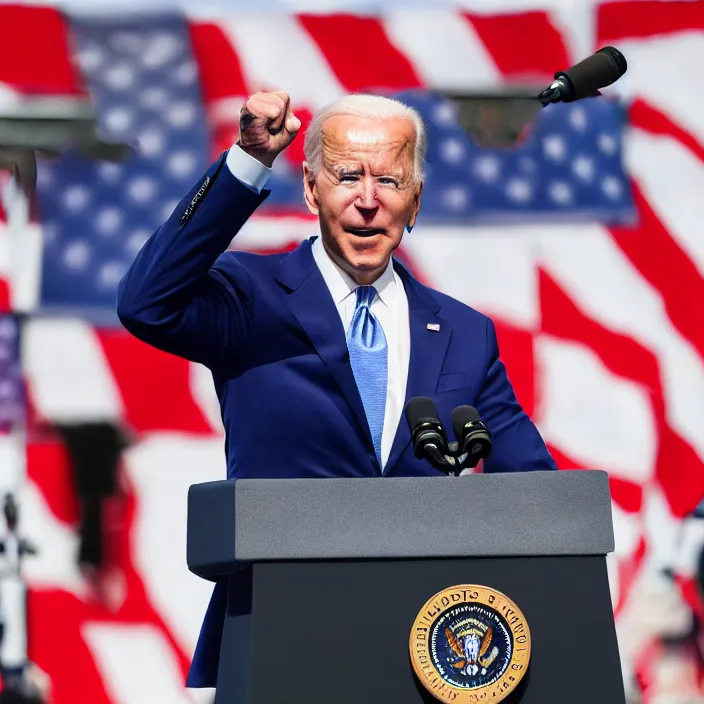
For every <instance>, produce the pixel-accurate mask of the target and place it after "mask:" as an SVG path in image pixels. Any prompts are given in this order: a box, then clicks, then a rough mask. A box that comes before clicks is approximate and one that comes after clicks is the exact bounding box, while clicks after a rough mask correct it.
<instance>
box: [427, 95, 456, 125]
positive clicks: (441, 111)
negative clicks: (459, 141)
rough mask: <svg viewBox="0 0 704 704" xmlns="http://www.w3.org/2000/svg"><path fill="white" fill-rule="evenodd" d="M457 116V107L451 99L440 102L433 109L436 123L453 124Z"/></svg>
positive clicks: (433, 118)
mask: <svg viewBox="0 0 704 704" xmlns="http://www.w3.org/2000/svg"><path fill="white" fill-rule="evenodd" d="M456 118H457V108H456V107H455V104H454V103H452V102H450V101H449V100H447V101H445V102H443V103H440V104H439V105H437V106H436V107H435V108H434V109H433V117H432V120H433V122H434V123H435V124H436V125H452V124H454V123H455V121H456Z"/></svg>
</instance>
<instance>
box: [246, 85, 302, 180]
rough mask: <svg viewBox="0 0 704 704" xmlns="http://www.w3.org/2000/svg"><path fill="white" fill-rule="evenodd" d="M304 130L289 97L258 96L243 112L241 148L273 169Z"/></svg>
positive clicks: (255, 95)
mask: <svg viewBox="0 0 704 704" xmlns="http://www.w3.org/2000/svg"><path fill="white" fill-rule="evenodd" d="M300 128H301V121H300V120H299V119H298V118H297V117H296V116H295V115H294V114H293V112H291V99H290V98H289V96H288V95H287V94H286V93H282V92H280V91H277V92H275V93H255V94H254V95H252V96H250V97H249V98H247V102H246V103H245V104H244V106H243V107H242V111H241V112H240V138H239V141H238V142H237V144H238V145H239V146H240V148H241V149H243V150H244V151H245V152H247V153H248V154H250V155H251V156H253V157H254V158H255V159H257V160H258V161H261V163H262V164H264V165H265V166H269V167H270V166H271V165H272V164H273V163H274V159H275V158H276V157H277V156H278V155H279V154H280V153H281V152H282V151H283V150H284V149H286V147H288V145H289V144H291V142H293V139H294V137H295V136H296V134H297V132H298V130H299V129H300Z"/></svg>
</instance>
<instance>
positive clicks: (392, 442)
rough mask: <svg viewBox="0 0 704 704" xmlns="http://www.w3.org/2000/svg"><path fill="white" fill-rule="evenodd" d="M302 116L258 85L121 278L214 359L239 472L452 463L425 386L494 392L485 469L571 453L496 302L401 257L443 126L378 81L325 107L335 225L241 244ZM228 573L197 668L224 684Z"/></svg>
mask: <svg viewBox="0 0 704 704" xmlns="http://www.w3.org/2000/svg"><path fill="white" fill-rule="evenodd" d="M300 125H301V123H300V121H299V120H298V119H297V118H296V117H295V116H294V114H293V113H292V111H291V108H290V101H289V97H288V95H286V94H285V93H281V92H276V93H259V94H256V95H253V96H251V97H250V98H249V99H248V100H247V102H246V104H245V105H244V107H243V109H242V113H241V117H240V138H239V141H238V142H237V144H235V145H233V147H232V148H231V149H230V150H229V151H228V152H226V153H224V154H223V155H222V156H221V157H220V158H219V159H218V160H217V162H215V163H214V164H213V165H212V166H211V167H210V168H209V169H208V171H207V173H206V174H205V175H204V177H203V178H202V180H201V181H199V182H198V183H196V184H195V185H194V186H193V188H192V190H191V191H190V192H189V193H188V194H186V196H185V197H184V199H183V201H182V202H181V203H180V204H179V205H178V207H177V208H176V210H175V211H174V213H173V214H172V215H171V217H170V218H169V219H168V220H167V221H166V222H165V223H164V224H163V225H162V226H161V227H160V228H159V229H158V230H157V231H156V232H155V233H154V234H153V235H152V237H151V238H150V239H149V240H148V241H147V243H146V244H145V245H144V247H143V248H142V250H141V251H140V253H139V254H138V255H137V258H136V259H135V261H134V263H133V264H132V266H131V268H130V270H129V271H128V273H127V275H126V276H125V278H124V279H123V281H122V282H121V285H120V288H119V294H118V304H117V310H118V314H119V317H120V320H121V321H122V323H123V325H124V326H125V327H126V328H127V329H128V330H129V331H130V332H131V333H132V334H134V335H135V336H136V337H138V338H140V339H142V340H144V341H145V342H148V343H149V344H151V345H153V346H155V347H158V348H160V349H162V350H165V351H167V352H170V353H173V354H176V355H179V356H181V357H185V358H187V359H190V360H193V361H196V362H200V363H202V364H204V365H206V366H207V367H209V368H210V370H211V371H212V374H213V379H214V383H215V388H216V390H217V393H218V397H219V399H220V404H221V408H222V417H223V421H224V425H225V431H226V444H225V448H226V455H227V476H228V477H229V478H245V477H246V478H255V477H268V478H271V477H284V478H292V477H379V476H397V477H398V476H428V475H439V474H441V472H440V470H438V469H435V468H434V467H433V466H432V465H431V464H429V463H428V462H426V461H424V460H420V459H418V458H416V456H415V455H414V451H413V446H412V443H411V434H410V430H409V428H408V426H407V424H406V423H405V422H402V413H403V409H404V405H405V403H406V402H407V401H408V400H409V399H411V398H414V397H417V396H428V397H431V398H432V399H433V401H434V402H435V404H436V405H437V409H438V411H439V413H440V417H441V419H443V421H444V422H447V420H448V419H449V416H450V413H451V411H452V409H453V408H455V407H457V406H459V405H471V406H473V407H475V408H476V409H477V410H478V412H479V414H480V415H481V419H482V421H483V422H484V423H485V424H486V426H487V427H488V429H489V431H490V432H491V435H492V439H493V451H492V454H491V456H490V457H489V458H487V460H486V461H485V463H484V471H485V472H516V471H530V470H543V469H545V470H552V469H555V464H554V462H553V460H552V458H551V457H550V455H549V454H548V451H547V449H546V447H545V444H544V442H543V440H542V438H541V437H540V435H539V433H538V431H537V429H536V427H535V425H534V424H533V423H532V421H531V420H530V418H528V416H527V415H526V414H525V413H524V412H523V410H522V409H521V407H520V405H519V404H518V402H517V401H516V397H515V395H514V392H513V389H512V387H511V384H510V382H509V380H508V377H507V375H506V370H505V368H504V365H503V363H502V362H501V360H500V358H499V350H498V345H497V341H496V334H495V331H494V326H493V324H492V322H491V320H490V319H489V318H487V317H486V316H484V315H482V314H481V313H478V312H477V311H475V310H473V309H471V308H469V307H468V306H466V305H464V304H462V303H460V302H458V301H456V300H454V299H452V298H450V297H448V296H446V295H444V294H442V293H439V292H438V291H434V290H432V289H430V288H428V287H426V286H424V285H422V284H421V283H420V282H418V281H417V280H416V279H414V278H413V277H412V276H411V275H410V274H409V273H408V271H406V270H405V269H404V268H403V266H401V265H400V264H399V263H398V262H396V261H395V260H394V259H393V258H392V254H393V251H394V250H395V249H396V247H398V245H399V243H400V242H401V239H402V237H403V234H404V230H408V231H410V229H411V228H412V227H413V225H414V224H415V222H416V217H417V215H418V211H419V208H420V201H421V191H422V186H423V160H424V153H425V130H424V126H423V123H422V120H421V119H420V117H419V115H418V114H417V113H416V112H415V111H414V110H412V109H411V108H409V107H407V106H405V105H403V104H401V103H399V102H397V101H394V100H391V99H388V98H384V97H379V96H369V95H351V96H347V97H345V98H343V99H341V100H338V101H337V102H335V103H333V104H331V105H330V106H328V107H327V108H325V109H324V110H323V111H322V112H321V113H320V114H319V115H317V116H316V117H315V119H314V120H313V121H312V123H311V125H310V127H309V128H308V130H307V132H306V136H305V143H304V148H305V159H306V161H305V163H304V167H303V189H304V196H305V201H306V204H307V206H308V209H309V210H310V212H311V213H313V214H315V215H316V216H317V217H318V223H319V233H317V236H312V237H311V238H310V239H309V240H306V241H304V242H303V243H302V244H301V245H300V246H298V248H296V249H295V250H294V251H293V252H290V253H286V254H276V255H270V256H269V255H267V256H261V255H256V254H252V253H245V252H233V251H229V252H228V251H226V250H227V249H228V246H229V245H230V243H231V241H232V239H233V237H234V236H236V234H237V232H238V230H239V229H240V228H241V227H242V225H243V224H244V223H245V222H246V220H247V219H248V218H249V217H250V216H251V215H252V214H253V213H254V211H255V210H256V209H257V207H258V206H259V205H260V204H261V203H263V202H264V200H265V199H266V197H267V195H268V194H269V191H267V190H266V189H265V185H266V182H267V179H268V177H269V174H270V172H271V166H272V163H273V162H274V159H275V158H276V157H277V155H278V154H280V153H281V152H282V151H283V150H284V149H286V147H287V146H288V145H289V144H290V143H291V142H292V141H293V139H294V138H295V137H296V133H297V132H298V130H299V128H300ZM312 234H313V233H312ZM448 256H452V255H451V254H450V253H448ZM243 579H244V577H243ZM220 587H221V585H219V584H217V585H216V587H215V591H214V594H213V598H212V600H211V603H210V606H209V608H208V613H207V614H206V619H205V622H204V624H203V629H202V631H201V636H200V639H199V643H198V647H197V648H196V653H195V656H194V660H193V665H192V667H191V673H190V675H189V686H195V687H198V686H202V687H211V686H215V677H216V673H217V664H218V651H219V646H220V639H221V633H222V624H223V620H224V613H225V598H226V597H225V593H224V589H223V588H220ZM243 591H246V590H243Z"/></svg>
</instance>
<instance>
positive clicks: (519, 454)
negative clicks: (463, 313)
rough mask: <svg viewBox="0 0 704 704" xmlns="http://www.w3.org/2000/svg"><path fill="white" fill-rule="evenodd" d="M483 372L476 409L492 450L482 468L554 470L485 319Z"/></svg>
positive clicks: (493, 333) (513, 470)
mask: <svg viewBox="0 0 704 704" xmlns="http://www.w3.org/2000/svg"><path fill="white" fill-rule="evenodd" d="M486 336H487V355H488V363H487V374H486V378H485V380H484V384H483V386H482V389H481V391H480V393H479V398H478V400H477V410H478V411H479V414H480V416H481V418H482V420H483V421H484V423H485V424H486V426H487V428H488V429H489V431H490V432H491V436H492V440H493V450H492V453H491V455H490V456H489V457H488V458H487V459H486V460H484V471H485V472H486V473H490V472H530V471H534V470H552V469H557V466H556V465H555V461H554V460H553V458H552V457H551V456H550V453H549V452H548V449H547V447H546V446H545V442H544V441H543V439H542V437H541V436H540V433H539V432H538V429H537V428H536V427H535V424H534V423H533V421H532V420H531V419H530V418H529V417H528V416H527V415H526V413H525V412H524V411H523V409H522V408H521V406H520V404H519V403H518V400H517V399H516V394H515V393H514V391H513V387H512V386H511V382H510V381H509V378H508V375H507V374H506V367H505V366H504V363H503V362H502V361H501V359H500V357H499V344H498V341H497V339H496V329H495V328H494V324H493V323H492V322H491V320H490V319H488V318H487V329H486Z"/></svg>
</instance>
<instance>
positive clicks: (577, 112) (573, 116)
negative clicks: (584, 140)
mask: <svg viewBox="0 0 704 704" xmlns="http://www.w3.org/2000/svg"><path fill="white" fill-rule="evenodd" d="M569 121H570V125H572V127H573V128H574V130H575V131H577V132H584V130H586V129H587V124H588V120H587V113H586V111H585V110H584V108H583V107H581V106H575V107H573V108H572V110H571V111H570V116H569Z"/></svg>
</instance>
